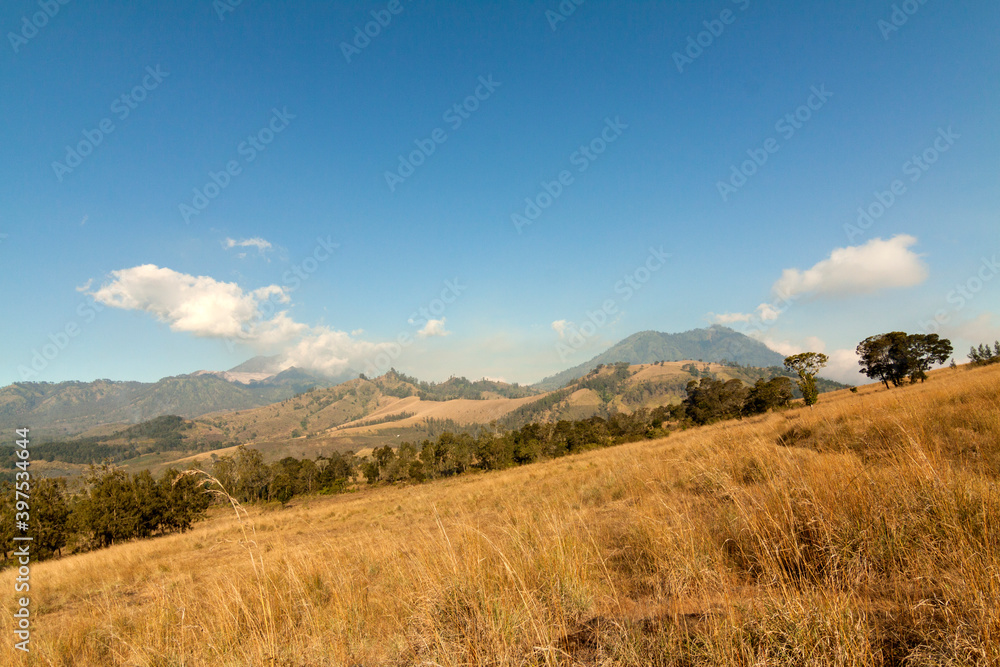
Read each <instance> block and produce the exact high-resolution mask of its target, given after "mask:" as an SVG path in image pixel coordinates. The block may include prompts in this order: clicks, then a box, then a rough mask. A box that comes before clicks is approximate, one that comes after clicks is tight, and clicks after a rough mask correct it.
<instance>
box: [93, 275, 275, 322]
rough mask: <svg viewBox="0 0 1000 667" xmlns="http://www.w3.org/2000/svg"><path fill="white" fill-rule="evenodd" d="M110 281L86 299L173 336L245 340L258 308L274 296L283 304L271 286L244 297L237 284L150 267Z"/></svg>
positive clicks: (245, 293)
mask: <svg viewBox="0 0 1000 667" xmlns="http://www.w3.org/2000/svg"><path fill="white" fill-rule="evenodd" d="M111 276H112V278H113V280H112V281H111V282H110V283H107V284H105V285H102V286H101V287H100V289H97V290H95V291H93V292H90V293H89V294H90V295H91V296H92V297H94V300H95V301H97V302H99V303H103V304H104V305H106V306H111V307H112V308H121V309H123V310H142V311H145V312H148V313H151V314H152V315H154V316H156V318H157V319H159V320H160V321H161V322H165V323H166V324H169V325H170V328H171V329H173V330H174V331H186V332H189V333H193V334H194V335H196V336H216V337H232V338H245V337H248V336H251V335H252V331H251V329H252V326H253V322H254V320H255V319H257V311H258V308H259V307H260V305H261V304H262V303H263V302H264V301H266V300H268V299H269V298H270V297H272V296H274V297H276V298H277V300H278V301H279V302H287V301H288V296H287V295H286V294H285V292H284V289H283V288H281V287H278V286H277V285H269V286H267V287H262V288H260V289H258V290H254V291H252V292H244V291H243V290H242V289H241V288H240V287H239V285H237V284H236V283H223V282H219V281H217V280H215V279H214V278H209V277H208V276H197V277H195V276H191V275H187V274H183V273H178V272H177V271H173V270H171V269H167V268H160V267H158V266H155V265H153V264H144V265H142V266H135V267H132V268H131V269H122V270H120V271H112V273H111Z"/></svg>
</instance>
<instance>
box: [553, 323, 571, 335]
mask: <svg viewBox="0 0 1000 667" xmlns="http://www.w3.org/2000/svg"><path fill="white" fill-rule="evenodd" d="M572 328H573V323H572V322H570V321H569V320H556V321H555V322H553V323H552V330H553V331H555V332H556V335H557V336H559V340H565V339H566V335H567V333H566V332H567V331H569V330H570V329H572Z"/></svg>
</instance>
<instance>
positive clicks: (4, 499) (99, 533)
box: [0, 463, 210, 565]
mask: <svg viewBox="0 0 1000 667" xmlns="http://www.w3.org/2000/svg"><path fill="white" fill-rule="evenodd" d="M84 484H85V486H84V488H83V490H82V491H81V492H79V493H70V492H69V491H68V490H67V485H66V480H65V479H62V478H50V479H46V478H36V479H34V480H32V483H31V489H30V492H29V495H30V502H29V505H30V508H31V509H30V512H29V519H28V526H29V528H28V531H27V532H22V531H20V530H17V529H16V525H15V523H14V521H13V517H14V511H15V507H14V498H15V495H14V487H13V485H11V484H10V483H8V482H4V483H3V484H0V517H2V518H3V521H2V522H0V544H2V545H3V546H2V547H0V563H3V564H4V565H10V564H12V563H11V562H10V561H9V560H8V553H9V552H10V550H11V549H12V548H13V545H14V541H13V538H14V536H15V535H23V534H26V535H30V536H31V537H32V542H31V545H32V546H31V549H32V553H33V554H34V557H35V559H36V560H44V559H47V558H52V557H53V556H55V555H57V554H59V555H61V554H62V551H63V549H64V548H66V547H69V548H70V551H71V552H73V553H77V552H82V551H89V550H91V549H98V548H101V547H107V546H110V545H112V544H116V543H119V542H125V541H128V540H132V539H137V538H146V537H153V536H156V535H166V534H168V533H174V532H183V531H186V530H188V529H189V528H190V527H191V525H192V524H193V523H194V522H195V521H196V520H198V519H199V518H200V517H201V516H203V515H204V513H205V510H206V509H207V508H208V505H209V500H210V498H209V496H208V495H207V494H205V493H204V485H203V484H202V483H201V482H199V481H198V480H196V479H194V478H193V477H190V476H185V475H181V474H180V473H179V472H178V471H177V470H174V469H170V470H167V471H166V472H164V473H163V475H162V476H161V477H160V478H159V479H156V478H154V477H153V475H152V474H151V473H150V472H149V471H148V470H143V471H141V472H138V473H135V474H128V473H126V472H124V471H123V470H122V469H121V468H118V467H116V466H114V465H111V464H109V463H104V464H101V465H99V466H95V465H92V466H91V467H90V470H89V471H88V473H87V475H86V478H85V480H84ZM8 519H10V520H8Z"/></svg>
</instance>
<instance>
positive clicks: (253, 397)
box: [0, 326, 843, 438]
mask: <svg viewBox="0 0 1000 667" xmlns="http://www.w3.org/2000/svg"><path fill="white" fill-rule="evenodd" d="M783 359H784V358H783V356H782V355H780V354H779V353H777V352H775V351H773V350H771V349H769V348H768V347H767V346H765V345H764V344H763V343H760V342H759V341H756V340H754V339H752V338H750V337H748V336H745V335H743V334H741V333H738V332H736V331H733V330H732V329H728V328H726V327H721V326H713V327H710V328H708V329H694V330H692V331H686V332H683V333H677V334H666V333H660V332H656V331H643V332H640V333H637V334H634V335H632V336H629V337H628V338H626V339H624V340H622V341H621V342H619V343H617V344H616V345H614V346H612V347H611V348H609V349H608V350H606V351H605V352H603V353H601V354H599V355H597V356H595V357H594V358H593V359H591V360H589V361H587V362H585V363H582V364H580V365H578V366H574V367H573V368H569V369H567V370H565V371H562V372H561V373H558V374H556V375H553V376H550V377H547V378H545V379H544V380H542V381H540V382H538V383H537V384H535V385H532V386H531V387H519V386H517V385H506V384H504V383H485V384H483V383H469V382H468V381H467V380H465V379H464V378H458V379H452V380H449V381H448V382H446V383H440V384H429V383H421V382H419V381H418V380H416V379H414V378H406V377H405V376H401V375H398V377H402V378H405V381H406V383H407V384H408V385H410V386H411V387H413V389H412V390H410V389H408V390H406V393H407V395H410V394H411V393H412V394H413V395H417V394H421V395H422V396H423V397H424V398H427V399H429V400H448V399H470V398H472V399H482V398H507V399H515V398H517V399H521V398H524V397H526V396H530V395H532V394H539V393H542V392H547V391H552V390H556V389H560V388H562V387H564V386H566V385H567V384H568V383H571V382H573V381H574V380H576V379H577V378H580V377H583V376H585V375H587V374H588V373H590V372H591V371H593V370H594V369H595V368H597V367H599V366H601V365H611V364H614V363H616V362H627V363H629V364H652V363H656V362H672V361H684V360H691V361H695V360H697V361H701V362H705V363H719V362H728V363H729V364H737V365H739V366H746V367H750V366H753V367H775V366H780V365H781V364H782V362H783ZM773 371H774V372H772V373H771V374H772V375H773V374H777V373H778V372H780V369H773ZM357 377H358V373H356V372H353V373H347V374H345V375H341V376H339V377H322V376H319V375H316V374H314V373H311V372H309V371H306V370H303V369H300V368H296V367H290V368H286V367H283V364H282V360H281V358H280V357H266V356H260V357H254V358H252V359H250V360H248V361H246V362H244V363H242V364H240V365H238V366H235V367H233V368H231V369H229V370H227V371H197V372H195V373H191V374H188V375H178V376H173V377H167V378H163V379H161V380H159V381H158V382H152V383H147V382H128V381H126V382H116V381H111V380H96V381H94V382H60V383H48V382H19V383H15V384H12V385H9V386H7V387H4V388H2V389H0V428H2V429H5V430H7V431H9V430H10V429H12V428H15V427H18V426H24V425H29V426H31V427H32V429H33V432H34V433H36V434H37V435H39V436H42V437H47V438H58V437H67V436H71V435H75V434H79V433H84V432H88V433H99V432H101V429H102V428H104V429H105V431H106V432H108V433H110V432H111V431H110V430H109V429H111V427H113V426H114V427H121V426H122V425H127V424H135V423H139V422H142V421H145V420H149V419H153V418H155V417H158V416H161V415H178V416H181V417H184V418H188V419H192V418H196V417H200V416H202V415H206V414H209V413H221V412H230V411H242V410H248V409H252V408H259V407H262V406H267V405H271V404H274V403H277V402H280V401H285V400H287V399H289V398H291V397H293V396H296V395H297V394H301V393H303V392H305V391H309V390H312V389H315V388H327V387H335V386H338V385H340V384H342V383H344V382H347V381H349V380H351V379H352V378H357ZM463 383H464V384H463ZM829 384H830V386H828V387H825V388H826V389H831V388H836V387H840V386H843V385H838V384H836V383H829ZM95 429H96V431H95ZM275 435H277V434H275Z"/></svg>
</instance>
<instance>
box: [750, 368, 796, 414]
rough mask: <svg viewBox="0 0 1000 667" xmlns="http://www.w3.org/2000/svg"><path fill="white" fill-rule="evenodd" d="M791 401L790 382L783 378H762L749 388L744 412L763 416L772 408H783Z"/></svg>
mask: <svg viewBox="0 0 1000 667" xmlns="http://www.w3.org/2000/svg"><path fill="white" fill-rule="evenodd" d="M791 400H792V381H791V380H789V379H788V378H786V377H784V376H779V377H776V378H771V379H770V380H767V381H765V380H764V379H763V378H761V379H759V380H757V383H756V384H754V386H753V387H751V388H750V393H749V394H748V395H747V400H746V404H745V405H744V412H745V413H746V414H749V415H755V414H763V413H765V412H767V411H768V410H773V409H774V408H783V407H785V406H786V405H788V404H789V403H790V402H791Z"/></svg>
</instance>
